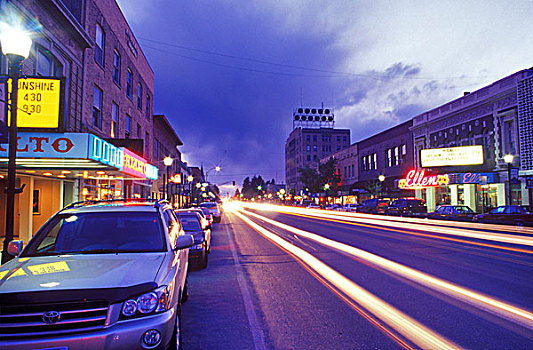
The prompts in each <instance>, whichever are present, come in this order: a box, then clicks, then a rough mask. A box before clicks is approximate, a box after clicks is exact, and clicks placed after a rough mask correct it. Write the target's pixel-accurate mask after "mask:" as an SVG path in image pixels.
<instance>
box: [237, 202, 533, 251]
mask: <svg viewBox="0 0 533 350" xmlns="http://www.w3.org/2000/svg"><path fill="white" fill-rule="evenodd" d="M242 205H243V206H244V207H248V208H252V209H260V210H265V211H275V212H279V213H285V214H304V215H310V216H315V217H321V218H327V219H336V220H338V219H339V217H342V218H343V219H344V220H346V221H347V222H350V223H354V224H364V223H366V224H373V225H380V226H386V227H392V228H395V229H398V228H403V229H410V230H423V231H425V230H427V226H426V225H425V224H419V223H406V222H402V220H396V219H390V218H387V217H379V219H378V218H369V217H370V216H371V215H367V216H368V217H362V216H360V215H361V214H359V216H353V217H352V216H347V215H346V213H345V214H344V215H340V214H333V213H325V212H324V211H322V210H308V209H303V208H294V207H290V208H288V207H283V206H276V205H268V204H250V203H245V204H244V203H243V204H242ZM393 220H394V221H393ZM431 231H432V232H435V233H440V234H443V235H447V236H461V237H468V238H474V239H481V240H485V241H494V242H500V243H509V244H518V245H525V246H533V235H532V236H524V235H509V234H501V233H495V232H485V231H477V230H463V229H457V228H450V227H442V226H436V225H432V226H431ZM526 232H527V233H529V232H531V233H533V230H530V229H527V230H524V233H526ZM529 253H533V252H531V251H529Z"/></svg>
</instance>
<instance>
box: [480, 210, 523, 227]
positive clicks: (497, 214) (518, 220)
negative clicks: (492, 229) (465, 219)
mask: <svg viewBox="0 0 533 350" xmlns="http://www.w3.org/2000/svg"><path fill="white" fill-rule="evenodd" d="M473 221H474V222H484V223H489V224H504V225H516V226H533V213H530V212H528V211H526V210H525V209H524V208H523V207H521V206H520V205H502V206H501V207H497V208H495V209H492V210H491V211H490V212H488V213H485V214H479V215H476V216H474V218H473Z"/></svg>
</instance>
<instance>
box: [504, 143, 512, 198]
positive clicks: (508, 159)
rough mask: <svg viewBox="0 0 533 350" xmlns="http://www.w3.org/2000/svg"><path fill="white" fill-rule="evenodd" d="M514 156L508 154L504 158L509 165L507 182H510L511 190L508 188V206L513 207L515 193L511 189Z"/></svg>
mask: <svg viewBox="0 0 533 350" xmlns="http://www.w3.org/2000/svg"><path fill="white" fill-rule="evenodd" d="M513 158H514V157H513V155H512V154H506V155H504V156H503V160H504V162H505V163H506V164H507V179H508V180H507V181H508V182H509V188H508V192H507V200H508V205H511V204H513V203H512V201H513V192H512V189H511V186H512V185H511V168H512V167H513Z"/></svg>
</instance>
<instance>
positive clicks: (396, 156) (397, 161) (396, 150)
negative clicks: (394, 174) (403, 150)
mask: <svg viewBox="0 0 533 350" xmlns="http://www.w3.org/2000/svg"><path fill="white" fill-rule="evenodd" d="M398 164H400V149H399V147H394V165H398Z"/></svg>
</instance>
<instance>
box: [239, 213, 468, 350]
mask: <svg viewBox="0 0 533 350" xmlns="http://www.w3.org/2000/svg"><path fill="white" fill-rule="evenodd" d="M235 209H236V208H235ZM233 212H234V214H235V215H236V216H238V217H239V218H240V219H242V220H243V221H244V222H245V223H246V224H248V225H249V226H250V227H252V228H253V229H254V230H256V231H257V232H259V233H260V234H261V235H262V236H263V237H265V238H267V239H268V240H270V241H272V242H273V243H275V244H276V245H278V246H279V247H281V248H282V249H285V250H287V251H289V252H290V253H291V254H293V255H294V256H296V257H297V258H298V259H300V261H302V262H303V263H305V264H306V265H307V266H308V267H309V268H311V269H313V270H314V271H315V272H316V273H317V274H318V275H320V276H321V277H322V278H324V279H325V280H327V281H328V282H329V283H331V284H332V285H334V286H335V287H336V288H338V289H339V290H340V291H342V292H343V293H344V294H345V295H347V296H348V297H350V298H351V299H352V300H353V301H355V302H357V303H358V304H359V305H361V306H363V307H364V308H365V309H367V310H368V311H369V312H371V313H372V314H373V315H374V316H376V317H377V318H379V319H380V320H382V321H383V322H384V323H386V324H387V325H389V326H390V327H392V328H393V329H394V330H396V331H397V332H398V333H399V334H402V335H403V336H404V337H406V338H407V339H409V340H410V341H411V342H413V343H414V344H416V345H417V346H419V347H420V348H423V349H460V348H461V347H460V346H458V345H457V344H454V343H453V342H451V341H450V340H448V339H446V338H444V337H443V336H441V335H439V334H437V333H436V332H434V331H432V330H431V329H429V328H428V327H426V326H424V325H423V324H421V323H419V322H418V321H416V320H414V319H413V318H411V317H410V316H408V315H406V314H404V313H403V312H401V311H400V310H398V309H396V308H395V307H393V306H392V305H390V304H388V303H386V302H385V301H383V300H381V299H380V298H378V297H376V296H375V295H373V294H372V293H370V292H368V291H367V290H365V289H363V288H362V287H360V286H359V285H357V284H356V283H354V282H352V281H351V280H349V279H348V278H346V277H345V276H343V275H341V274H340V273H338V272H337V271H335V270H334V269H332V268H331V267H329V266H328V265H326V264H324V263H323V262H322V261H320V260H319V259H317V258H315V257H314V256H313V255H311V254H309V253H308V252H306V251H305V250H303V249H301V248H298V247H297V246H295V245H293V244H291V243H289V242H287V241H286V240H284V239H282V238H280V237H279V236H278V235H276V234H274V233H272V232H270V231H268V230H266V229H265V228H263V227H261V226H260V225H258V224H256V223H255V222H253V221H252V220H250V219H249V218H247V217H246V216H244V215H243V214H242V213H241V212H240V211H237V210H235V211H233Z"/></svg>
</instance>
